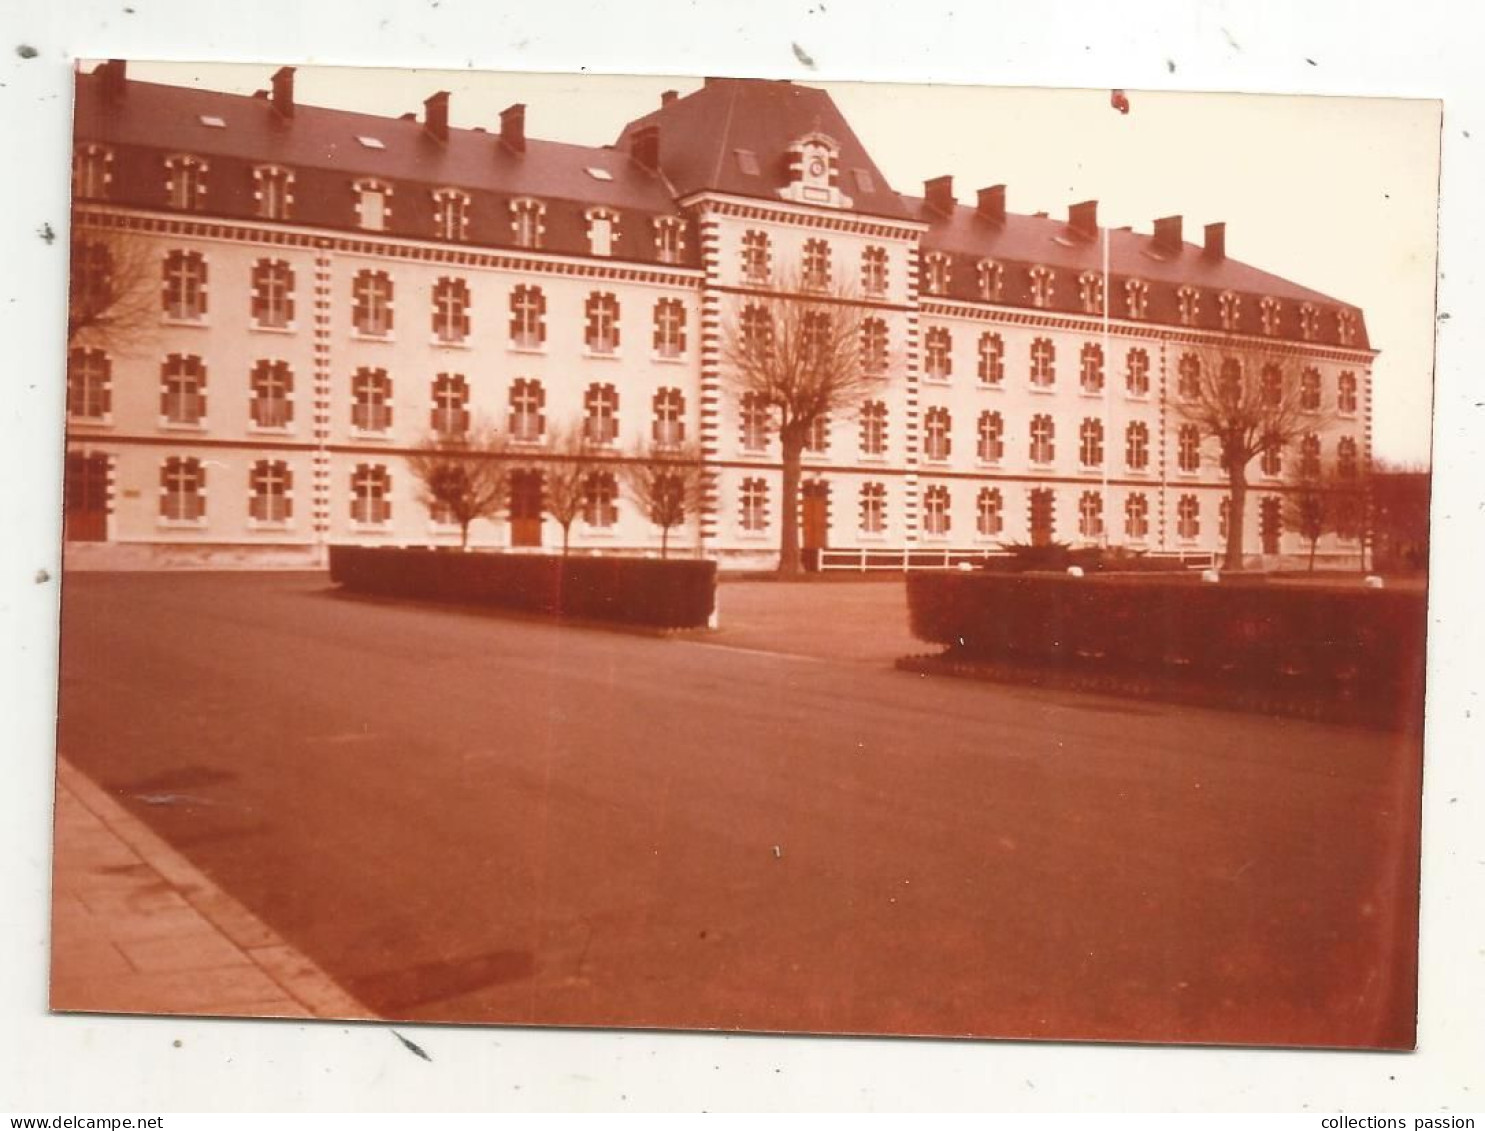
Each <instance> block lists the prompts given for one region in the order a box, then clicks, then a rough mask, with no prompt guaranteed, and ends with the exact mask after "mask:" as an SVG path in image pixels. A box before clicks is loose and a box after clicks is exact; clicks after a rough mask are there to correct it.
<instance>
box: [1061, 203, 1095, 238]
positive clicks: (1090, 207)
mask: <svg viewBox="0 0 1485 1131" xmlns="http://www.w3.org/2000/svg"><path fill="white" fill-rule="evenodd" d="M1067 226H1068V228H1069V229H1070V230H1071V232H1072V234H1073V235H1074V236H1076V237H1077V238H1078V239H1080V240H1096V239H1097V238H1098V201H1096V200H1085V201H1083V202H1082V203H1081V204H1072V205H1069V206H1068V209H1067Z"/></svg>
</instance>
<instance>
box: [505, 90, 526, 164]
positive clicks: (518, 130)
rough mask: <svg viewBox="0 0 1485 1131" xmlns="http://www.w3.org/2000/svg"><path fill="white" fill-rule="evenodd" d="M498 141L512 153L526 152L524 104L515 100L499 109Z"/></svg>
mask: <svg viewBox="0 0 1485 1131" xmlns="http://www.w3.org/2000/svg"><path fill="white" fill-rule="evenodd" d="M500 141H501V143H502V144H503V145H504V146H505V148H507V149H509V150H510V151H511V152H512V153H525V152H526V104H525V103H524V102H517V103H516V104H515V105H513V106H507V107H506V108H505V109H504V110H502V111H500Z"/></svg>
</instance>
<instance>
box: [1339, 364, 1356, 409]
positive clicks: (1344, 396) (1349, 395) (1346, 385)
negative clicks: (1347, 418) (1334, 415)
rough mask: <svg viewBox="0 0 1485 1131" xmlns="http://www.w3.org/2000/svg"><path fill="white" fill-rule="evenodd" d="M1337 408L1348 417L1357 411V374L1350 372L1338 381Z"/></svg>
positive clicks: (1343, 374)
mask: <svg viewBox="0 0 1485 1131" xmlns="http://www.w3.org/2000/svg"><path fill="white" fill-rule="evenodd" d="M1335 406H1336V409H1337V410H1338V411H1340V412H1344V413H1346V414H1347V415H1350V414H1352V413H1354V412H1355V411H1356V374H1354V373H1351V372H1349V371H1348V372H1345V373H1342V374H1341V376H1340V378H1339V380H1337V382H1336V396H1335Z"/></svg>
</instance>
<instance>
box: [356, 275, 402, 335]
mask: <svg viewBox="0 0 1485 1131" xmlns="http://www.w3.org/2000/svg"><path fill="white" fill-rule="evenodd" d="M351 324H352V325H353V326H354V327H355V328H356V333H358V334H365V335H367V336H368V337H376V338H381V337H386V336H387V335H388V334H390V333H391V332H392V277H391V276H390V275H388V274H387V273H386V272H385V271H357V272H356V277H355V279H354V281H353V282H352V283H351Z"/></svg>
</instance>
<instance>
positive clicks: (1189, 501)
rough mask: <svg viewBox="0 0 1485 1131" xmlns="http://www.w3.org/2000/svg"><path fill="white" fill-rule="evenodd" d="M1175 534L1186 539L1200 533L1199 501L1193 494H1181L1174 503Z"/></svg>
mask: <svg viewBox="0 0 1485 1131" xmlns="http://www.w3.org/2000/svg"><path fill="white" fill-rule="evenodd" d="M1176 534H1177V535H1179V536H1180V537H1181V538H1185V539H1187V540H1190V539H1192V538H1195V537H1197V536H1198V535H1199V534H1201V502H1200V501H1199V500H1198V499H1197V497H1196V496H1195V495H1182V496H1181V501H1180V502H1179V503H1177V504H1176Z"/></svg>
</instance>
